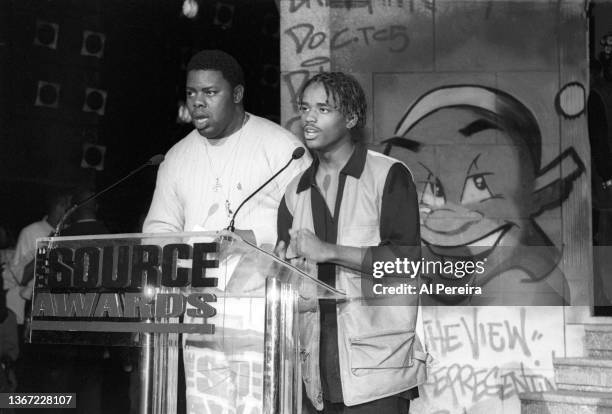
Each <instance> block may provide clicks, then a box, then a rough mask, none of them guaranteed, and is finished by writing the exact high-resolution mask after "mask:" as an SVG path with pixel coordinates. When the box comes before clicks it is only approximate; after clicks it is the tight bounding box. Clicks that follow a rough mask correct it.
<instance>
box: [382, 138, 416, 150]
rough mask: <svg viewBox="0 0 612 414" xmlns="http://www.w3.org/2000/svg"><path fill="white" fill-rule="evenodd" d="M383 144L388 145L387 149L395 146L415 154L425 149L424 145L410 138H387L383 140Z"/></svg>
mask: <svg viewBox="0 0 612 414" xmlns="http://www.w3.org/2000/svg"><path fill="white" fill-rule="evenodd" d="M381 143H382V144H386V145H387V147H389V149H390V147H391V146H394V145H395V146H398V147H401V148H405V149H407V150H409V151H414V152H419V151H420V150H421V148H422V147H423V144H421V143H420V142H418V141H415V140H412V139H410V138H405V137H400V136H394V137H391V138H387V139H385V140H383V141H382V142H381Z"/></svg>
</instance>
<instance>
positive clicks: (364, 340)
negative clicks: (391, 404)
mask: <svg viewBox="0 0 612 414" xmlns="http://www.w3.org/2000/svg"><path fill="white" fill-rule="evenodd" d="M349 342H350V358H351V371H352V373H353V374H354V375H357V376H359V375H366V374H368V373H372V372H375V371H376V370H381V369H402V368H406V367H411V366H412V365H413V363H414V362H413V357H412V345H413V343H414V332H411V331H406V330H386V331H379V332H375V333H372V334H368V335H362V336H354V337H351V338H349ZM379 372H380V371H379Z"/></svg>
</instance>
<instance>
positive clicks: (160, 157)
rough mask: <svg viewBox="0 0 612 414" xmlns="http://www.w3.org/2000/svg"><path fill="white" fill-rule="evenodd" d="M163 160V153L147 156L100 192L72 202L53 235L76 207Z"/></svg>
mask: <svg viewBox="0 0 612 414" xmlns="http://www.w3.org/2000/svg"><path fill="white" fill-rule="evenodd" d="M163 160H164V155H163V154H157V155H154V156H152V157H151V158H149V160H148V161H147V162H145V163H144V164H142V165H141V166H140V167H138V168H136V169H135V170H133V171H131V172H130V173H128V174H127V175H125V176H124V177H122V178H121V179H119V180H117V181H115V182H114V183H113V184H111V185H109V186H108V187H106V188H105V189H104V190H102V191H100V192H98V193H96V194H94V195H92V196H90V197H87V198H86V199H85V200H83V201H81V202H80V203H74V204H73V205H72V206H71V207H70V208H69V209H68V210H66V212H65V213H64V215H63V216H62V218H61V219H60V221H59V222H58V223H57V226H55V230H54V231H53V237H57V236H58V235H59V233H60V230H61V229H62V226H63V225H64V223H65V222H66V220H67V219H68V217H70V216H71V215H72V213H74V211H75V210H76V209H77V208H79V207H81V206H82V205H83V204H87V203H89V202H90V201H91V200H93V199H94V198H98V197H99V196H101V195H102V194H104V193H106V192H107V191H109V190H112V189H113V188H115V187H116V186H118V185H119V184H121V183H122V182H124V181H125V180H127V179H128V178H130V177H131V176H132V175H134V174H136V173H137V172H139V171H140V170H142V169H144V168H146V167H149V166H151V165H153V166H155V165H159V164H161V162H162V161H163Z"/></svg>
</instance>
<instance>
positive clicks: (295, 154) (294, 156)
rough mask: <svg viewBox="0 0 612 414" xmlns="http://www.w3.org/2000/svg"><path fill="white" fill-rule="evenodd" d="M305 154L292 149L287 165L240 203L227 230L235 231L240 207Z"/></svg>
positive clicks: (298, 148) (302, 150)
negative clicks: (235, 221) (235, 222)
mask: <svg viewBox="0 0 612 414" xmlns="http://www.w3.org/2000/svg"><path fill="white" fill-rule="evenodd" d="M305 153H306V150H305V149H304V147H297V148H296V149H294V150H293V153H292V154H291V159H290V160H289V162H288V163H287V164H285V166H284V167H283V168H281V169H280V170H278V172H277V173H276V174H274V175H273V176H272V177H270V179H268V181H266V182H265V183H263V184H262V185H261V186H259V188H258V189H257V190H255V191H253V192H252V193H251V195H250V196H248V197H247V198H246V199H245V200H244V201H243V202H242V203H240V205H239V206H238V208H237V209H236V211H235V212H234V215H233V216H232V221H230V224H229V226H228V227H227V230H229V231H231V232H232V233H233V232H234V230H235V228H234V220H236V215H238V212H239V211H240V209H241V208H242V206H243V205H245V203H246V202H247V201H249V200H250V199H251V198H253V196H254V195H255V194H257V193H258V192H259V191H260V190H261V189H262V188H264V187H265V186H266V185H268V184H269V183H270V181H272V180H274V179H275V178H276V177H278V175H279V174H280V173H282V172H283V171H285V170H286V169H287V167H289V164H291V162H293V160H299V159H300V158H302V157H303V156H304V154H305Z"/></svg>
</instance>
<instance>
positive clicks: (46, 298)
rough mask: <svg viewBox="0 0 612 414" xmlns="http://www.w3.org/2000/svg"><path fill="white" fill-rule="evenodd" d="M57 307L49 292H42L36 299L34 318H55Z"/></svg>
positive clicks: (33, 310)
mask: <svg viewBox="0 0 612 414" xmlns="http://www.w3.org/2000/svg"><path fill="white" fill-rule="evenodd" d="M55 312H56V310H55V306H54V303H53V299H52V297H51V294H50V293H49V292H41V293H39V294H37V295H36V296H35V297H34V305H33V306H32V316H55Z"/></svg>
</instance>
